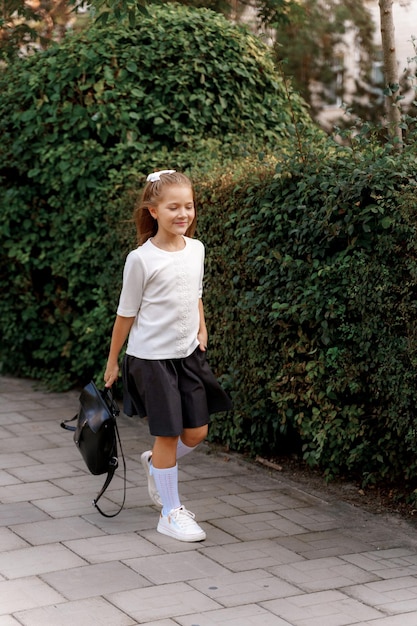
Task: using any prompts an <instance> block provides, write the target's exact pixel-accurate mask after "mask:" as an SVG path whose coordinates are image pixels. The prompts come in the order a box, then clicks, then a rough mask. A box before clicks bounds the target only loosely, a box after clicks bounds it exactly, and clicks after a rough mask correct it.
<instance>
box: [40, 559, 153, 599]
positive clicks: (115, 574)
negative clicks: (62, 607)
mask: <svg viewBox="0 0 417 626" xmlns="http://www.w3.org/2000/svg"><path fill="white" fill-rule="evenodd" d="M42 579H43V580H44V581H45V582H47V583H48V584H49V585H50V586H51V587H53V588H54V589H56V590H57V591H59V592H60V593H61V594H62V595H63V596H65V597H66V598H68V599H69V600H81V599H84V598H94V597H95V596H106V595H108V594H111V593H114V592H117V591H121V590H126V589H135V590H139V589H140V588H141V587H146V586H148V585H149V584H150V583H149V582H148V581H147V580H145V579H144V578H142V576H139V574H137V573H136V572H133V571H132V570H131V569H130V568H129V567H126V565H123V563H118V562H109V563H100V564H98V565H84V566H83V567H75V568H71V569H70V570H62V571H59V572H52V573H48V574H44V575H43V576H42Z"/></svg>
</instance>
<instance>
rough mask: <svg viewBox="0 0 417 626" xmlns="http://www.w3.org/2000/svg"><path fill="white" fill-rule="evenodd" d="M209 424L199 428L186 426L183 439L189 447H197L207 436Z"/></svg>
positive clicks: (182, 435)
mask: <svg viewBox="0 0 417 626" xmlns="http://www.w3.org/2000/svg"><path fill="white" fill-rule="evenodd" d="M207 433H208V426H207V425H205V426H199V427H198V428H185V429H184V430H183V432H182V434H181V441H182V442H183V444H185V445H186V446H188V447H189V448H195V446H198V444H199V443H201V442H202V441H204V439H205V438H206V437H207Z"/></svg>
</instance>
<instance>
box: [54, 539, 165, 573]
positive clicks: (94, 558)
mask: <svg viewBox="0 0 417 626" xmlns="http://www.w3.org/2000/svg"><path fill="white" fill-rule="evenodd" d="M64 545H65V546H67V547H68V548H69V549H70V550H72V551H73V552H74V553H75V554H78V555H79V556H80V557H82V558H83V559H85V560H86V561H88V563H105V562H107V561H122V560H124V559H135V558H139V557H150V556H155V555H158V554H161V553H162V550H161V549H160V548H158V547H157V546H155V545H153V544H152V543H150V542H149V541H146V539H143V538H142V537H139V536H138V535H137V534H135V533H129V534H126V533H124V534H119V535H111V536H109V535H103V536H101V537H91V538H90V539H75V540H73V541H66V542H65V544H64ZM129 565H130V566H131V564H130V563H129ZM136 571H138V572H139V573H141V572H140V570H136Z"/></svg>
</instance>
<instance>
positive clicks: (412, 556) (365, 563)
mask: <svg viewBox="0 0 417 626" xmlns="http://www.w3.org/2000/svg"><path fill="white" fill-rule="evenodd" d="M343 558H344V559H345V561H349V562H350V563H354V564H355V565H357V566H358V567H361V568H362V569H364V570H367V571H369V572H374V573H375V574H378V576H379V577H380V578H396V577H401V576H413V575H417V552H416V551H411V550H409V549H407V548H402V549H397V548H396V549H389V550H378V551H373V552H366V553H362V554H350V555H346V556H344V557H343Z"/></svg>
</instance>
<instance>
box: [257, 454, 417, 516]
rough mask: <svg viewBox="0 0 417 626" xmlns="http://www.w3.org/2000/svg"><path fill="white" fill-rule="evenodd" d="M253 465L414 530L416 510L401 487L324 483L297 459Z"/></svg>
mask: <svg viewBox="0 0 417 626" xmlns="http://www.w3.org/2000/svg"><path fill="white" fill-rule="evenodd" d="M255 462H256V463H258V464H260V465H262V466H264V467H268V468H269V469H270V470H271V471H273V472H274V471H275V472H277V473H278V474H281V475H283V476H285V477H287V478H290V479H291V480H293V481H294V482H296V483H298V484H299V485H300V486H301V488H302V489H304V490H305V491H307V492H309V491H310V492H321V493H323V495H325V496H326V495H327V497H329V496H330V497H331V498H335V499H338V500H341V501H343V502H348V503H349V504H352V505H353V506H357V507H360V508H362V509H365V510H367V511H369V512H371V513H374V514H376V515H384V514H390V515H397V516H399V517H401V518H403V519H405V520H407V521H408V522H409V523H412V524H413V525H414V524H415V525H416V526H417V509H416V508H415V507H414V506H411V505H409V504H407V503H406V502H405V501H404V499H403V498H402V497H401V488H400V486H398V488H391V487H390V488H384V487H381V486H380V487H367V488H364V489H363V488H362V487H361V485H360V484H355V482H352V481H350V480H347V479H344V478H339V479H337V480H336V479H335V480H332V481H330V482H327V481H326V480H325V478H324V476H323V474H322V473H320V472H319V471H315V470H312V469H311V468H309V467H308V466H307V465H306V464H305V463H303V462H302V461H300V460H299V459H298V458H296V457H295V458H288V457H279V458H272V459H268V458H262V457H257V458H256V460H255Z"/></svg>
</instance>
